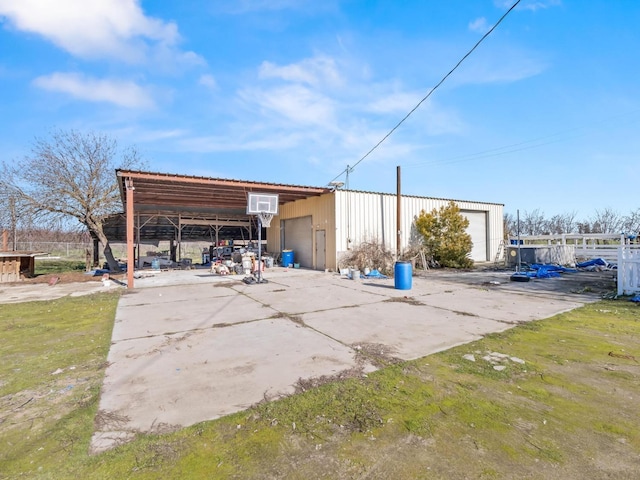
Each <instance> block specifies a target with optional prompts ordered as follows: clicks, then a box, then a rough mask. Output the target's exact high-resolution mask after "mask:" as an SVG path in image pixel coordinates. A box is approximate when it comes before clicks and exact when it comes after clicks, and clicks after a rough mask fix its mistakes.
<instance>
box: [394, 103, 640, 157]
mask: <svg viewBox="0 0 640 480" xmlns="http://www.w3.org/2000/svg"><path fill="white" fill-rule="evenodd" d="M639 111H640V110H633V111H631V112H627V113H622V114H618V115H614V116H611V117H607V118H605V119H604V120H601V121H599V122H596V123H594V124H590V125H583V126H578V127H574V128H570V129H567V130H562V131H560V132H556V133H552V134H549V135H546V136H543V137H536V138H533V139H531V140H524V141H521V142H517V143H511V144H508V145H503V146H501V147H496V148H491V149H489V150H482V151H480V152H476V153H469V154H466V155H459V156H455V157H450V158H446V159H443V160H427V161H424V162H417V163H411V164H408V165H405V166H406V167H409V168H413V167H421V166H425V165H450V164H453V163H460V162H464V161H470V160H478V159H483V158H491V157H498V156H501V155H507V154H509V153H514V152H520V151H523V150H530V149H533V148H540V147H544V146H546V145H551V144H554V143H560V142H566V141H568V140H572V139H575V138H580V137H584V136H585V135H589V133H590V132H589V131H588V129H592V128H594V127H596V126H599V125H604V124H606V123H609V122H610V121H611V120H614V119H618V118H621V117H625V116H629V115H632V114H636V113H638V112H639ZM638 122H640V120H638V119H636V120H634V121H632V122H629V125H632V124H635V123H638ZM580 132H582V133H580ZM567 134H572V135H567Z"/></svg>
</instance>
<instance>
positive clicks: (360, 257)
mask: <svg viewBox="0 0 640 480" xmlns="http://www.w3.org/2000/svg"><path fill="white" fill-rule="evenodd" d="M393 265H394V258H393V254H392V253H391V252H390V251H389V250H387V249H385V248H384V246H383V245H382V244H381V243H379V242H378V241H377V240H372V241H368V242H362V243H360V244H359V245H358V246H356V247H354V248H353V249H351V250H350V251H349V252H347V253H346V254H345V255H344V256H343V257H342V258H341V259H340V267H341V268H356V269H360V270H363V271H364V270H365V269H366V270H371V271H373V270H377V271H378V272H379V273H381V274H383V275H393Z"/></svg>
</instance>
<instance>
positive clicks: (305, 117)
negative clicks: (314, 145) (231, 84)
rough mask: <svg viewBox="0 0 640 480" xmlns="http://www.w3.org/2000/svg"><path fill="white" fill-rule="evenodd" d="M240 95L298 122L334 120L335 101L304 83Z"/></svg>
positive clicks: (270, 111) (320, 122) (267, 110)
mask: <svg viewBox="0 0 640 480" xmlns="http://www.w3.org/2000/svg"><path fill="white" fill-rule="evenodd" d="M240 97H241V98H242V99H243V100H244V101H245V102H246V104H248V105H249V106H251V105H257V106H258V107H259V108H260V109H261V110H263V113H266V114H267V115H269V114H272V113H275V114H277V115H278V116H280V117H283V118H284V119H287V120H289V121H291V122H294V123H303V124H305V125H317V124H325V125H329V124H331V123H332V122H333V113H334V106H333V102H332V100H331V99H329V98H327V97H325V96H323V95H321V94H319V93H317V92H314V91H312V90H311V89H309V88H306V87H303V86H301V85H288V86H282V87H278V88H274V89H271V90H244V91H242V92H240Z"/></svg>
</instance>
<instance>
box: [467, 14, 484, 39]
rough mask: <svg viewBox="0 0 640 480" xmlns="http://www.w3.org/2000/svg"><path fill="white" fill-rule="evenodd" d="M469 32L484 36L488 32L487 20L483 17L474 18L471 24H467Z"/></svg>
mask: <svg viewBox="0 0 640 480" xmlns="http://www.w3.org/2000/svg"><path fill="white" fill-rule="evenodd" d="M469 30H471V31H472V32H476V33H482V34H483V35H484V34H485V33H487V31H488V30H489V25H487V19H486V18H484V17H480V18H476V19H475V20H474V21H473V22H470V23H469Z"/></svg>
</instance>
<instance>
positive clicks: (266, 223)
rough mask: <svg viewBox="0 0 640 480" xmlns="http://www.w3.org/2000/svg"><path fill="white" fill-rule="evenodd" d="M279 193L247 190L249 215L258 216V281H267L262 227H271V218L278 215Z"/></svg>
mask: <svg viewBox="0 0 640 480" xmlns="http://www.w3.org/2000/svg"><path fill="white" fill-rule="evenodd" d="M278 200H279V197H278V194H277V193H276V194H274V193H258V192H247V215H256V216H257V217H258V279H257V283H262V282H266V280H263V278H262V227H265V228H269V227H270V226H271V219H273V216H274V215H278V204H279V201H278Z"/></svg>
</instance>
